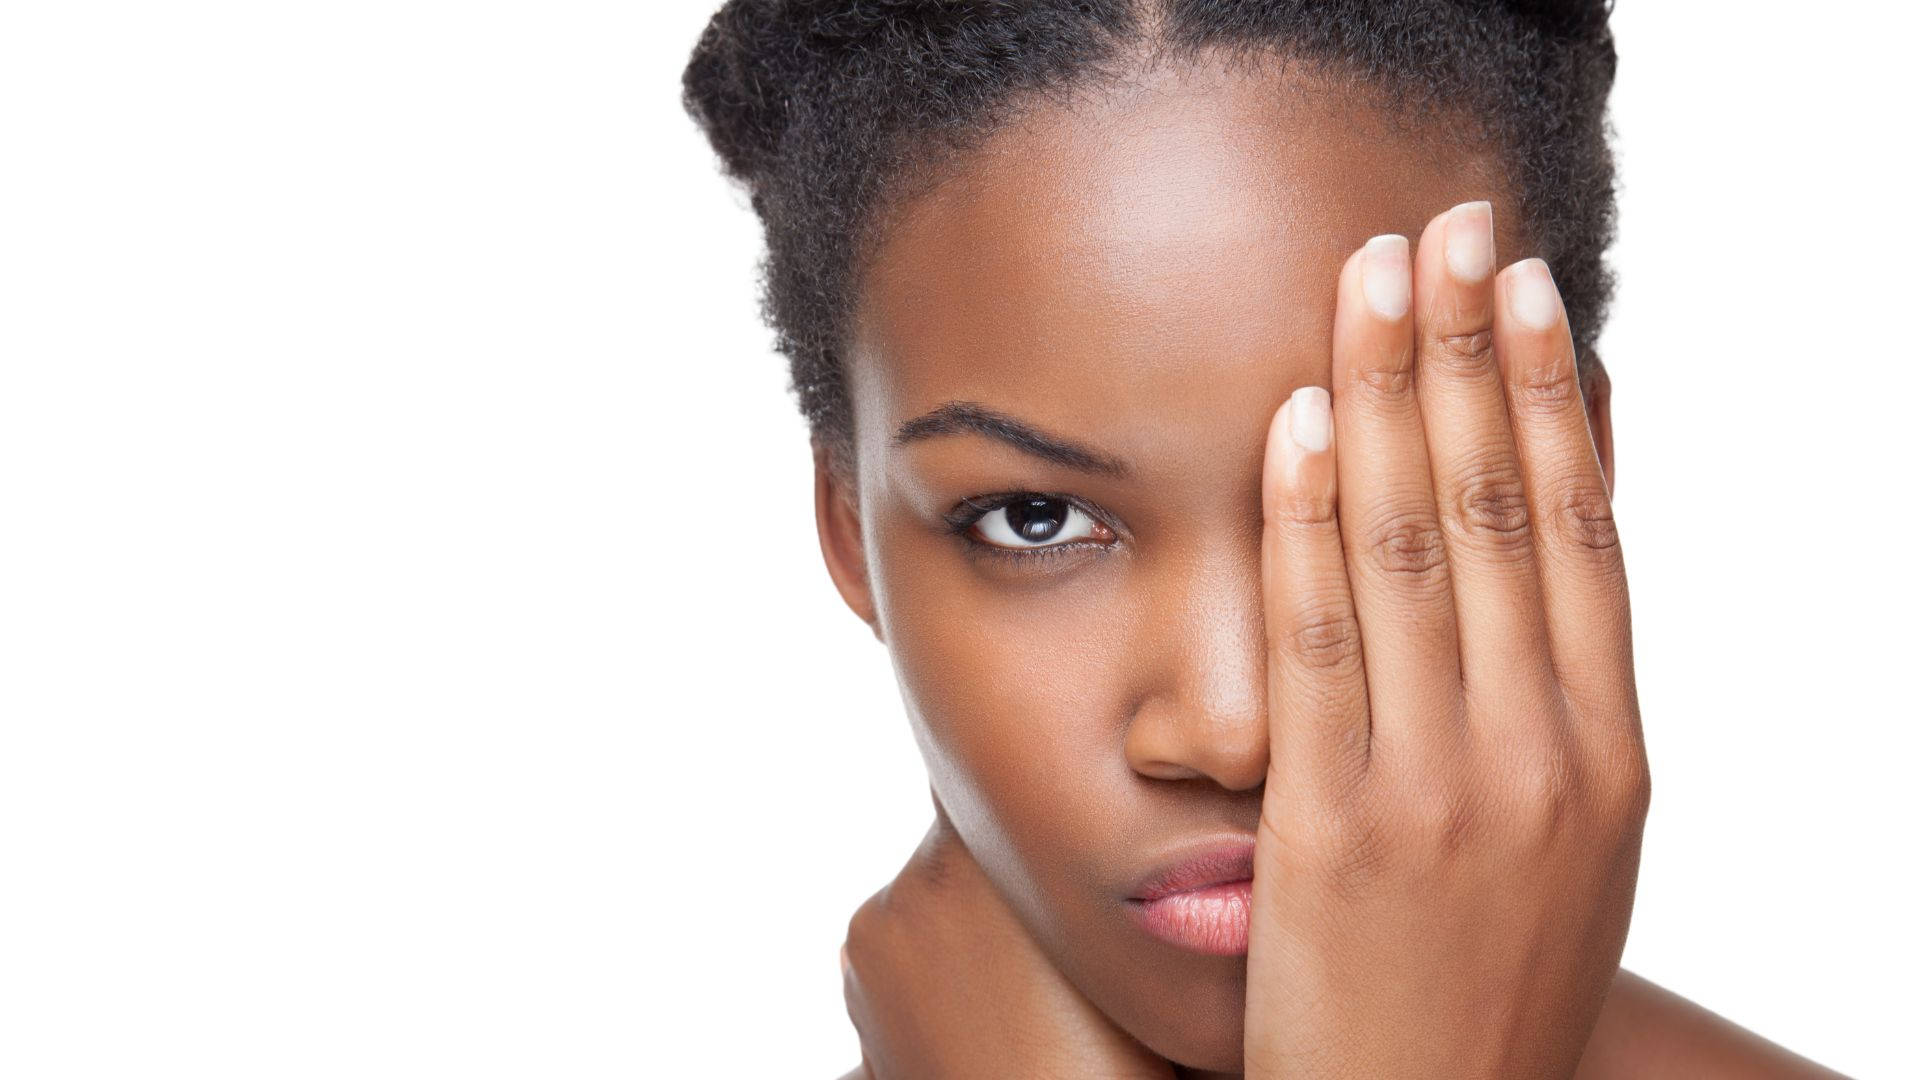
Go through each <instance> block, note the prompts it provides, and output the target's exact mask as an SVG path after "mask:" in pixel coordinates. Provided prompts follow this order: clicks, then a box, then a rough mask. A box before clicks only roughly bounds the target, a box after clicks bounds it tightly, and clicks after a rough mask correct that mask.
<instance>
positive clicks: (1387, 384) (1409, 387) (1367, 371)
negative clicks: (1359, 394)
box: [1353, 363, 1413, 400]
mask: <svg viewBox="0 0 1920 1080" xmlns="http://www.w3.org/2000/svg"><path fill="white" fill-rule="evenodd" d="M1353 381H1354V382H1355V384H1357V385H1358V386H1360V387H1362V388H1363V389H1365V390H1366V391H1367V392H1368V393H1370V394H1371V395H1373V396H1374V397H1376V398H1384V399H1388V400H1396V399H1401V398H1411V397H1412V396H1413V368H1411V367H1409V366H1407V365H1406V364H1401V363H1380V364H1371V365H1367V366H1363V367H1360V368H1357V369H1355V371H1354V373H1353Z"/></svg>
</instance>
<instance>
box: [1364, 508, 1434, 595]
mask: <svg viewBox="0 0 1920 1080" xmlns="http://www.w3.org/2000/svg"><path fill="white" fill-rule="evenodd" d="M1371 537H1372V538H1371V539H1370V540H1369V541H1368V542H1367V545H1366V555H1367V561H1368V562H1369V563H1370V564H1371V565H1372V566H1373V568H1374V569H1375V570H1378V571H1379V572H1380V573H1381V574H1382V575H1384V576H1386V577H1388V578H1395V579H1400V580H1404V581H1411V582H1415V583H1436V584H1437V583H1439V582H1440V581H1442V580H1444V573H1445V570H1446V564H1447V548H1446V540H1445V539H1444V538H1443V537H1442V536H1441V534H1440V524H1439V522H1438V521H1436V520H1434V517H1433V516H1432V515H1430V514H1428V513H1426V512H1425V511H1421V510H1405V511H1401V512H1398V513H1395V514H1392V515H1390V516H1389V517H1388V518H1387V519H1386V520H1385V521H1382V522H1381V523H1380V524H1379V525H1377V526H1375V527H1374V528H1373V530H1372V532H1371Z"/></svg>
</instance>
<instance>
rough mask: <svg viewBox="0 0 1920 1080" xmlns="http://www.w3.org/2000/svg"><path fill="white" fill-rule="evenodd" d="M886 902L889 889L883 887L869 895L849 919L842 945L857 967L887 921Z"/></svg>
mask: <svg viewBox="0 0 1920 1080" xmlns="http://www.w3.org/2000/svg"><path fill="white" fill-rule="evenodd" d="M886 902H887V890H886V889H881V890H880V891H879V892H876V893H874V894H873V895H872V896H869V897H867V898H866V900H865V901H863V902H862V903H861V905H860V906H859V907H857V908H855V909H854V912H853V915H852V916H851V917H849V918H848V919H847V931H846V934H845V935H844V936H843V938H842V939H841V940H842V942H843V944H842V946H841V947H842V948H843V949H844V950H845V951H846V954H847V960H848V962H849V963H850V964H852V965H853V966H854V967H856V968H857V967H859V966H860V961H861V960H862V959H863V958H864V957H865V956H866V954H867V952H868V950H869V949H871V948H872V946H873V942H874V941H875V939H876V938H877V937H879V935H880V934H881V932H882V929H881V928H882V925H883V924H884V923H885V921H886Z"/></svg>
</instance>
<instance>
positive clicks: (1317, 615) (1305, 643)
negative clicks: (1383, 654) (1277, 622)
mask: <svg viewBox="0 0 1920 1080" xmlns="http://www.w3.org/2000/svg"><path fill="white" fill-rule="evenodd" d="M1287 646H1288V649H1289V651H1291V652H1292V653H1293V655H1294V656H1295V657H1297V658H1299V661H1300V663H1301V665H1302V666H1304V667H1306V668H1309V669H1312V670H1315V671H1341V670H1344V669H1346V668H1348V667H1350V666H1351V665H1353V664H1356V663H1358V662H1359V659H1360V622H1359V619H1358V618H1357V617H1356V616H1355V614H1354V612H1353V608H1352V607H1351V606H1350V605H1347V604H1344V603H1335V602H1322V603H1317V604H1313V605H1311V606H1309V607H1307V608H1306V609H1305V610H1303V611H1302V612H1300V614H1299V615H1298V616H1297V617H1296V618H1295V619H1294V622H1293V624H1292V626H1290V627H1289V628H1288V630H1287Z"/></svg>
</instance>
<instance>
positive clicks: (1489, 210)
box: [1445, 200, 1493, 285]
mask: <svg viewBox="0 0 1920 1080" xmlns="http://www.w3.org/2000/svg"><path fill="white" fill-rule="evenodd" d="M1445 243H1446V246H1447V269H1449V270H1451V271H1453V276H1454V277H1455V278H1458V279H1459V280H1461V281H1464V282H1466V283H1468V284H1469V285H1471V284H1474V283H1475V282H1478V281H1480V280H1482V279H1484V278H1485V277H1486V276H1487V275H1488V274H1491V273H1493V204H1492V203H1490V202H1486V201H1484V200H1483V201H1481V202H1470V203H1461V204H1460V205H1459V206H1456V207H1454V208H1453V209H1451V210H1449V211H1447V225H1446V240H1445Z"/></svg>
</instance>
